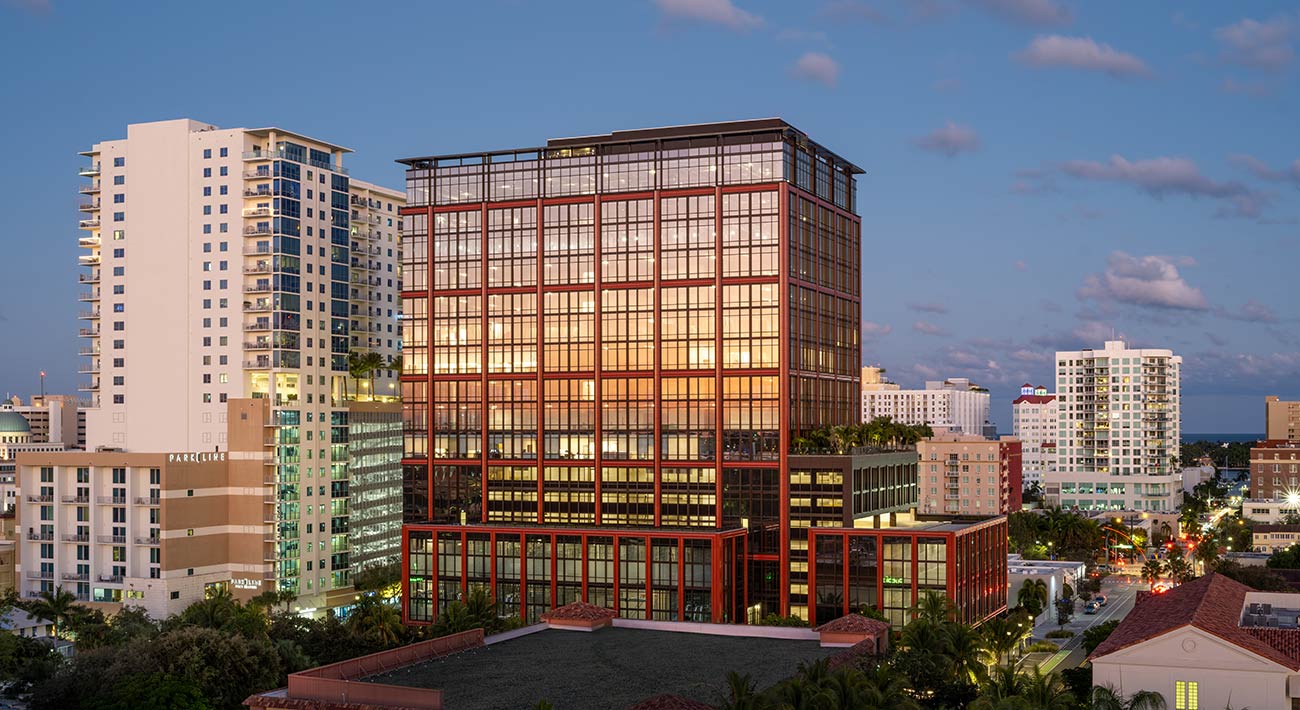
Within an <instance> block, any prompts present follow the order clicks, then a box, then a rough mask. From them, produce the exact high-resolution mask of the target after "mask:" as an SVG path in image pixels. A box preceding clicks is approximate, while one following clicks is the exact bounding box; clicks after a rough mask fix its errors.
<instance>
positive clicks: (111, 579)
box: [99, 538, 126, 584]
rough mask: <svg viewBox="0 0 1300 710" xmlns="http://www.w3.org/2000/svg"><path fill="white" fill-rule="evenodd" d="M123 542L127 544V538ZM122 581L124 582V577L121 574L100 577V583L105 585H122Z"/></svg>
mask: <svg viewBox="0 0 1300 710" xmlns="http://www.w3.org/2000/svg"><path fill="white" fill-rule="evenodd" d="M122 542H123V543H125V542H126V538H122ZM122 580H123V577H122V575H120V574H101V575H99V581H101V582H103V583H105V584H121V583H122Z"/></svg>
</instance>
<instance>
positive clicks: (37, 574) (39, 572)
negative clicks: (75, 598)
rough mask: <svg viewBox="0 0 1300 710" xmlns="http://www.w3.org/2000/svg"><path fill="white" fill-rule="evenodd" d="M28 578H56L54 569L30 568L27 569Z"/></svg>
mask: <svg viewBox="0 0 1300 710" xmlns="http://www.w3.org/2000/svg"><path fill="white" fill-rule="evenodd" d="M27 578H28V579H54V570H49V571H46V570H43V569H29V570H27Z"/></svg>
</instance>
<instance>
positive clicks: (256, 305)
mask: <svg viewBox="0 0 1300 710" xmlns="http://www.w3.org/2000/svg"><path fill="white" fill-rule="evenodd" d="M269 310H271V304H270V303H269V302H261V301H258V302H253V303H245V304H244V312H245V313H262V312H264V311H269Z"/></svg>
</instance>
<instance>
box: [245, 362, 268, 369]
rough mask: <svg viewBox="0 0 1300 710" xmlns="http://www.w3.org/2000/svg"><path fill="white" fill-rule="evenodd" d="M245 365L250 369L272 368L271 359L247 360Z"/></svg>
mask: <svg viewBox="0 0 1300 710" xmlns="http://www.w3.org/2000/svg"><path fill="white" fill-rule="evenodd" d="M244 367H246V368H248V369H250V370H269V369H271V361H270V360H245V361H244Z"/></svg>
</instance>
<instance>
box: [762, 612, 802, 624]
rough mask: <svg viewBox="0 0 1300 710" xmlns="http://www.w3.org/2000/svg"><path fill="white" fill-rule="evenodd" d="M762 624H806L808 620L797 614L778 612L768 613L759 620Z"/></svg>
mask: <svg viewBox="0 0 1300 710" xmlns="http://www.w3.org/2000/svg"><path fill="white" fill-rule="evenodd" d="M759 623H760V624H762V625H763V626H807V625H808V622H806V621H804V620H803V619H800V618H799V617H797V616H781V615H780V614H768V615H767V616H765V617H763V620H762V621H761V622H759Z"/></svg>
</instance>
